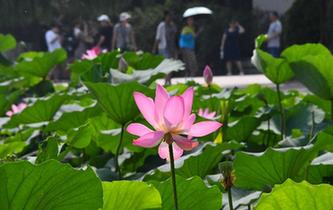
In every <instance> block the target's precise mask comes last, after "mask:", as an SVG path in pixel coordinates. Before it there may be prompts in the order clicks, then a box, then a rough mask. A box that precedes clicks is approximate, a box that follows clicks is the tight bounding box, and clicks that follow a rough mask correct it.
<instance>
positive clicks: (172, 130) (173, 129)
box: [127, 85, 222, 160]
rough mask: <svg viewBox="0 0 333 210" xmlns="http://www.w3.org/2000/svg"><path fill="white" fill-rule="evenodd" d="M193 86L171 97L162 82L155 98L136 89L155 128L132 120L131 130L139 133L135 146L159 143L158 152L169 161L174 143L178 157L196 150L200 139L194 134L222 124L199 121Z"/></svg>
mask: <svg viewBox="0 0 333 210" xmlns="http://www.w3.org/2000/svg"><path fill="white" fill-rule="evenodd" d="M193 94H194V91H193V88H192V87H191V88H188V89H187V90H186V91H185V92H184V93H183V94H182V95H181V96H170V95H169V94H168V92H167V91H166V90H165V89H164V88H163V87H162V86H160V85H158V86H157V88H156V95H155V100H153V99H151V98H148V97H146V96H145V95H144V94H142V93H139V92H135V93H134V94H133V95H134V99H135V102H136V104H137V106H138V108H139V110H140V112H141V113H142V115H143V117H144V118H145V119H146V120H147V121H148V122H149V124H150V125H152V127H153V128H154V130H151V129H149V128H147V127H146V126H144V125H142V124H139V123H132V124H130V125H129V126H128V127H127V131H128V132H129V133H131V134H133V135H136V136H139V138H138V139H135V140H134V141H133V144H134V145H137V146H140V147H145V148H152V147H155V146H157V145H158V144H160V145H159V148H158V154H159V156H160V157H161V158H163V159H167V160H169V159H170V158H169V151H168V145H169V144H172V148H173V153H174V159H175V160H176V159H178V158H179V157H180V156H182V154H183V150H186V151H188V150H192V149H193V148H195V147H196V146H198V142H194V141H192V137H202V136H205V135H208V134H210V133H212V132H214V131H216V130H217V129H219V128H220V127H221V126H222V124H221V123H219V122H216V121H203V122H199V123H195V124H194V121H195V114H191V111H192V103H193Z"/></svg>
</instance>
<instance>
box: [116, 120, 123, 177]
mask: <svg viewBox="0 0 333 210" xmlns="http://www.w3.org/2000/svg"><path fill="white" fill-rule="evenodd" d="M124 129H125V126H124V125H122V126H121V132H120V139H119V144H118V146H117V150H116V154H115V157H114V162H115V165H116V173H118V179H121V170H120V166H119V162H118V156H119V152H120V149H121V145H122V142H123V136H124Z"/></svg>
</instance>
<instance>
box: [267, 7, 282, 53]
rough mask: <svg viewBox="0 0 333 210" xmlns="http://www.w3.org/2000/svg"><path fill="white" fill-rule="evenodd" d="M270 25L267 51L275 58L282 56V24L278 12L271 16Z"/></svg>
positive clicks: (272, 13)
mask: <svg viewBox="0 0 333 210" xmlns="http://www.w3.org/2000/svg"><path fill="white" fill-rule="evenodd" d="M269 20H270V22H271V23H270V25H269V28H268V32H267V51H268V52H269V53H270V54H271V55H272V56H274V57H279V56H280V47H281V44H280V36H281V33H282V24H281V22H280V20H279V15H278V13H277V12H271V13H270V14H269Z"/></svg>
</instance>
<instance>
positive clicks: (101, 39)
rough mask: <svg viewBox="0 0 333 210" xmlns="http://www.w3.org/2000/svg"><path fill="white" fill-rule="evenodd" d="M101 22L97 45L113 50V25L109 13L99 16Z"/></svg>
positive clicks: (103, 48)
mask: <svg viewBox="0 0 333 210" xmlns="http://www.w3.org/2000/svg"><path fill="white" fill-rule="evenodd" d="M97 20H98V22H100V28H99V31H98V41H97V44H96V47H99V48H100V49H101V50H102V51H103V50H108V51H110V50H111V40H112V36H113V27H112V23H111V21H110V18H109V17H108V16H107V15H101V16H99V17H98V18H97Z"/></svg>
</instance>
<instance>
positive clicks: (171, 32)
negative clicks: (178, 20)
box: [153, 11, 177, 58]
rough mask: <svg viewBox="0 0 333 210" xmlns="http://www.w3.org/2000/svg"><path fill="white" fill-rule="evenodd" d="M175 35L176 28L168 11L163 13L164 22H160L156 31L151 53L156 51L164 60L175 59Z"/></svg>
mask: <svg viewBox="0 0 333 210" xmlns="http://www.w3.org/2000/svg"><path fill="white" fill-rule="evenodd" d="M176 34H177V27H176V25H175V24H174V22H173V21H172V16H171V14H170V12H169V11H165V12H164V21H162V22H160V24H159V25H158V27H157V30H156V37H155V43H154V47H153V53H155V52H156V48H157V49H158V54H160V55H163V56H164V57H165V58H175V57H176V54H177V52H176Z"/></svg>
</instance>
